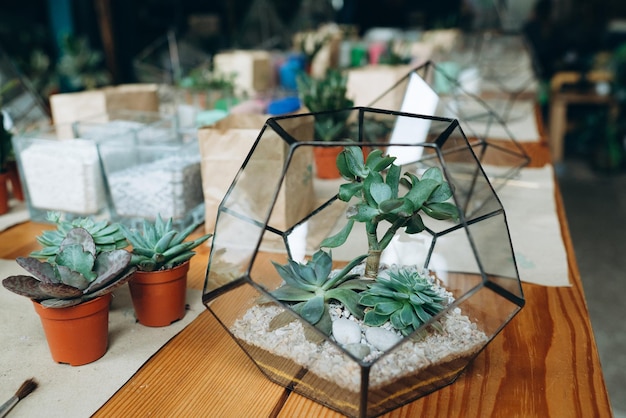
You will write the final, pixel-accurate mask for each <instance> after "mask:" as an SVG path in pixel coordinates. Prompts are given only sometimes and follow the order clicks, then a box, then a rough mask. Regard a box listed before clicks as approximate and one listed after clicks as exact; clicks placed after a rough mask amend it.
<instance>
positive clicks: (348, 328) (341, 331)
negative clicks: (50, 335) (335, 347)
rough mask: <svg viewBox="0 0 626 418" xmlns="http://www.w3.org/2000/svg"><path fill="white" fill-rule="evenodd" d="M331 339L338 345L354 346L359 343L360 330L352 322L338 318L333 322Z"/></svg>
mask: <svg viewBox="0 0 626 418" xmlns="http://www.w3.org/2000/svg"><path fill="white" fill-rule="evenodd" d="M333 337H335V341H337V343H339V344H340V345H346V344H355V343H358V342H360V341H361V328H360V327H359V325H358V324H357V323H356V322H354V321H350V320H349V319H345V318H339V319H337V320H336V321H334V322H333Z"/></svg>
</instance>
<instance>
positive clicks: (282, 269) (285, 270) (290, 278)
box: [272, 261, 317, 292]
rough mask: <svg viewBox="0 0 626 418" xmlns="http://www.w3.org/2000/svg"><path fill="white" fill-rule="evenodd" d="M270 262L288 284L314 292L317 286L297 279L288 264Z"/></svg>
mask: <svg viewBox="0 0 626 418" xmlns="http://www.w3.org/2000/svg"><path fill="white" fill-rule="evenodd" d="M272 264H273V265H274V268H275V269H276V271H277V272H278V274H279V275H280V277H281V278H282V279H283V280H284V281H285V283H287V284H288V285H289V286H291V287H294V288H297V289H303V290H308V291H310V292H314V291H315V290H316V289H317V287H316V286H314V285H312V284H309V283H305V282H304V281H302V280H298V279H297V277H295V276H294V272H293V270H292V269H291V268H290V267H289V265H287V266H282V265H280V264H278V263H276V262H274V261H272Z"/></svg>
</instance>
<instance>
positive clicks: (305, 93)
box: [296, 69, 354, 142]
mask: <svg viewBox="0 0 626 418" xmlns="http://www.w3.org/2000/svg"><path fill="white" fill-rule="evenodd" d="M296 82H297V85H298V95H299V96H300V100H302V103H304V105H305V106H306V107H307V108H308V109H309V110H310V111H311V112H314V113H316V114H315V115H314V117H315V123H314V129H315V133H316V135H317V136H316V138H317V139H318V140H320V141H325V142H328V141H341V140H344V139H345V138H346V137H347V136H348V129H349V128H348V125H347V120H348V116H349V115H350V112H348V111H346V112H326V111H333V110H335V111H336V110H343V109H348V108H351V107H353V106H354V101H352V100H350V99H348V98H347V96H346V95H347V90H348V87H347V83H348V77H347V76H346V75H344V74H342V73H341V72H340V71H339V70H334V69H330V70H328V72H327V73H326V77H324V78H321V79H316V78H313V77H311V76H309V75H308V74H306V73H300V74H299V75H298V78H297V79H296ZM325 112H326V113H325Z"/></svg>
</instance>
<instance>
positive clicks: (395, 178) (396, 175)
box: [385, 164, 401, 197]
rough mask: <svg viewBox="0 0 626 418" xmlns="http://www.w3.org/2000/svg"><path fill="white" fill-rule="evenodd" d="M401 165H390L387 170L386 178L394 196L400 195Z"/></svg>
mask: <svg viewBox="0 0 626 418" xmlns="http://www.w3.org/2000/svg"><path fill="white" fill-rule="evenodd" d="M400 173H401V171H400V167H399V166H397V165H395V164H394V165H392V166H391V167H389V170H388V171H387V177H386V178H385V183H387V185H389V187H390V188H391V195H392V196H393V197H398V186H399V183H400Z"/></svg>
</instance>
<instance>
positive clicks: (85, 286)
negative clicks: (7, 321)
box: [2, 228, 135, 308]
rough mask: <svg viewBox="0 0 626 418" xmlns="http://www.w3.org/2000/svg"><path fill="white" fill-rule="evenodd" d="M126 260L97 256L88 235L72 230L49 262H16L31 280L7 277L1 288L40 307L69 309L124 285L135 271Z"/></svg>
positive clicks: (120, 254) (116, 253)
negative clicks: (34, 302)
mask: <svg viewBox="0 0 626 418" xmlns="http://www.w3.org/2000/svg"><path fill="white" fill-rule="evenodd" d="M130 259H131V255H130V253H129V252H128V251H126V250H122V249H117V250H112V251H102V252H99V253H97V251H96V245H95V243H94V241H93V237H92V236H91V235H90V234H89V232H87V230H85V229H83V228H73V229H71V230H69V231H68V232H67V235H66V237H65V239H64V240H63V241H62V242H61V244H60V245H59V251H58V254H57V255H56V256H55V257H54V258H53V261H40V260H39V259H37V258H35V257H18V258H17V259H16V262H17V263H18V264H19V265H20V266H21V267H22V268H24V270H26V271H27V272H29V273H30V274H32V275H33V276H26V275H17V276H10V277H7V278H6V279H4V280H3V281H2V284H3V286H4V287H5V288H7V289H8V290H10V291H12V292H14V293H16V294H18V295H22V296H26V297H28V298H30V299H33V300H35V301H38V302H40V303H41V304H42V305H43V306H46V307H51V308H62V307H69V306H74V305H77V304H79V303H82V302H85V301H87V300H90V299H93V298H96V297H98V296H102V295H104V294H106V293H109V292H112V291H113V290H114V289H115V288H117V287H119V286H121V285H123V284H125V283H126V282H127V281H128V280H130V278H131V277H132V274H133V273H134V271H135V269H134V268H131V267H130V266H129V264H130Z"/></svg>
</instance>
